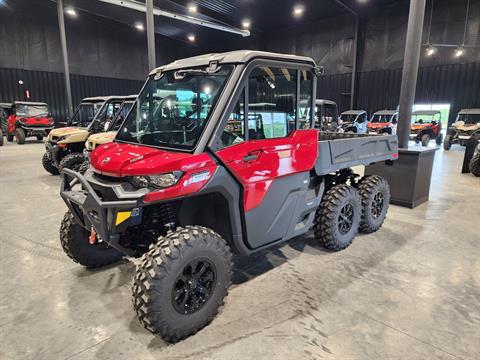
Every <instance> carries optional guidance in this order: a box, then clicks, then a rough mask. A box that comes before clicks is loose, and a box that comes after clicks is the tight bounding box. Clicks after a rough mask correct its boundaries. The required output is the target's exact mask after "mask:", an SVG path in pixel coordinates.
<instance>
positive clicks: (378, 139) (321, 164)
mask: <svg viewBox="0 0 480 360" xmlns="http://www.w3.org/2000/svg"><path fill="white" fill-rule="evenodd" d="M397 158H398V139H397V136H396V135H368V134H350V133H330V132H320V133H319V135H318V158H317V162H316V163H315V172H316V173H317V175H326V174H329V173H333V172H335V171H337V170H340V169H346V168H350V167H352V166H357V165H369V164H373V163H376V162H379V161H385V160H395V159H397Z"/></svg>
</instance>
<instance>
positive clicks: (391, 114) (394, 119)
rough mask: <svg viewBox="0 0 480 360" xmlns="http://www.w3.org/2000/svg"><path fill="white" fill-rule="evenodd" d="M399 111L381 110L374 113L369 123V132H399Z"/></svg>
mask: <svg viewBox="0 0 480 360" xmlns="http://www.w3.org/2000/svg"><path fill="white" fill-rule="evenodd" d="M397 123H398V111H397V110H380V111H377V112H376V113H374V114H373V115H372V118H371V119H370V122H369V123H368V125H367V129H368V134H371V135H377V134H389V135H395V134H396V133H397Z"/></svg>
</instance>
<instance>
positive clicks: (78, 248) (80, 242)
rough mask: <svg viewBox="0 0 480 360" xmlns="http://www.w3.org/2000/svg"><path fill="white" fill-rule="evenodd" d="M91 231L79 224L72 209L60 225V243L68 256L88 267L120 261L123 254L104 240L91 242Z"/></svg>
mask: <svg viewBox="0 0 480 360" xmlns="http://www.w3.org/2000/svg"><path fill="white" fill-rule="evenodd" d="M88 237H89V233H88V231H87V230H85V229H84V228H83V227H82V226H81V225H79V224H77V222H76V221H75V218H74V217H73V215H72V213H71V212H70V211H67V213H66V214H65V216H64V217H63V220H62V224H61V226H60V244H61V245H62V248H63V251H64V252H65V253H66V254H67V256H68V257H69V258H70V259H72V260H73V261H75V262H76V263H79V264H80V265H83V266H85V267H87V268H97V267H101V266H105V265H109V264H113V263H116V262H118V261H120V260H121V259H122V257H123V255H122V254H121V253H120V252H119V251H118V250H116V249H114V248H112V247H110V246H109V245H108V244H106V243H104V242H100V243H98V242H97V243H95V244H93V245H92V244H90V243H89V241H88Z"/></svg>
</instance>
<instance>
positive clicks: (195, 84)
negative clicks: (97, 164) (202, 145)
mask: <svg viewBox="0 0 480 360" xmlns="http://www.w3.org/2000/svg"><path fill="white" fill-rule="evenodd" d="M232 69H233V66H222V67H221V68H220V70H218V71H217V72H215V73H208V72H207V71H205V70H203V69H199V68H197V69H185V70H180V71H169V72H165V73H163V74H162V75H161V76H160V78H159V79H155V78H154V77H150V78H149V79H148V81H147V83H146V84H145V87H144V88H143V90H142V92H141V93H140V95H139V96H138V99H137V102H136V103H135V105H134V107H133V108H132V110H131V111H130V112H129V114H128V116H127V119H126V120H125V122H124V123H123V125H122V126H121V128H120V130H119V132H118V134H117V138H116V139H117V140H120V141H125V142H130V143H136V144H144V145H149V146H159V147H169V148H178V149H186V150H191V149H193V148H194V147H195V145H196V144H197V142H198V139H199V138H200V136H201V134H202V131H203V129H204V128H205V125H206V124H207V121H208V119H209V117H210V113H211V111H212V108H213V107H214V105H215V103H216V101H217V99H218V97H219V95H220V93H221V91H222V89H223V87H224V86H225V83H226V80H227V78H228V76H229V75H230V73H231V72H232Z"/></svg>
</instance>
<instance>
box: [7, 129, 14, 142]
mask: <svg viewBox="0 0 480 360" xmlns="http://www.w3.org/2000/svg"><path fill="white" fill-rule="evenodd" d="M7 141H8V142H12V141H13V133H8V131H7Z"/></svg>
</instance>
